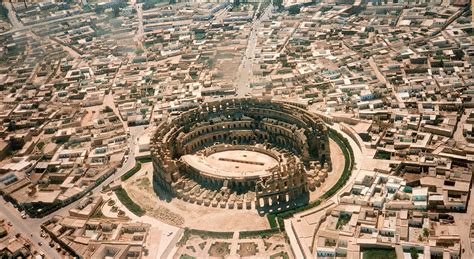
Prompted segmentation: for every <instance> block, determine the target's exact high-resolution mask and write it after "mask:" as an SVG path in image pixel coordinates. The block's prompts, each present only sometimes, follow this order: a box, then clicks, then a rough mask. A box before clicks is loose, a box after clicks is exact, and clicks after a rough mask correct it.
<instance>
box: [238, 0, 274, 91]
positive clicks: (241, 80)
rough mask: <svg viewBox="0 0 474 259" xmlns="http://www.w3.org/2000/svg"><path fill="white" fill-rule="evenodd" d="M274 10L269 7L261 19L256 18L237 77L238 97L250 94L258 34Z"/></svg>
mask: <svg viewBox="0 0 474 259" xmlns="http://www.w3.org/2000/svg"><path fill="white" fill-rule="evenodd" d="M271 9H272V5H271V4H270V5H268V6H267V8H266V9H265V11H263V13H262V15H261V16H260V18H257V17H256V16H255V17H254V20H253V22H252V28H251V31H250V35H249V39H248V42H247V48H246V50H245V54H244V57H243V58H242V62H241V63H240V66H239V70H238V72H237V75H236V80H237V83H236V93H237V96H239V97H243V96H246V95H248V94H249V93H250V91H251V88H250V82H251V81H252V77H253V73H252V64H253V60H254V58H255V48H256V46H257V32H258V29H259V28H260V23H261V21H262V20H265V19H266V18H267V17H268V15H269V13H270V11H271Z"/></svg>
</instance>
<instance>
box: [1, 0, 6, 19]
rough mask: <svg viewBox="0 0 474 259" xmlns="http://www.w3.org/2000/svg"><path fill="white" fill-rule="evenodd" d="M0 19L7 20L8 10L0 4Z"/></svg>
mask: <svg viewBox="0 0 474 259" xmlns="http://www.w3.org/2000/svg"><path fill="white" fill-rule="evenodd" d="M0 19H2V20H8V9H7V8H6V7H5V6H4V5H3V2H0Z"/></svg>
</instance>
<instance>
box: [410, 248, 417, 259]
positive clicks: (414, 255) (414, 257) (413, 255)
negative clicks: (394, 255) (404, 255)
mask: <svg viewBox="0 0 474 259" xmlns="http://www.w3.org/2000/svg"><path fill="white" fill-rule="evenodd" d="M410 255H411V259H418V251H417V250H416V248H414V247H411V248H410Z"/></svg>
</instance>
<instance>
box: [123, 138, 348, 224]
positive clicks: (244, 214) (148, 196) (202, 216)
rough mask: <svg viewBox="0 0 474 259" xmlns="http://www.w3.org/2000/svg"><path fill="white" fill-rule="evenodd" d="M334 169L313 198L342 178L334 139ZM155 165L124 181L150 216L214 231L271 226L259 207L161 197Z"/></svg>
mask: <svg viewBox="0 0 474 259" xmlns="http://www.w3.org/2000/svg"><path fill="white" fill-rule="evenodd" d="M329 144H330V149H331V159H332V161H333V170H332V172H330V173H329V176H328V178H327V179H326V181H325V182H324V183H323V185H322V186H321V187H320V188H318V189H317V190H316V191H315V192H313V193H311V200H313V199H316V198H318V197H319V196H320V195H321V194H323V193H324V192H326V191H327V190H328V189H330V188H331V187H332V186H333V185H334V184H335V183H336V182H337V180H338V179H339V177H340V176H341V174H342V170H343V168H344V162H343V161H344V159H343V155H342V151H341V150H340V148H339V146H338V145H337V144H336V143H335V142H334V141H332V140H330V143H329ZM152 171H153V168H152V165H151V163H146V164H143V165H142V170H140V172H138V173H136V174H135V175H134V176H133V177H131V178H130V179H128V180H127V181H126V182H125V183H124V188H125V189H126V190H127V192H128V194H129V196H130V197H131V198H132V199H133V200H134V201H135V202H136V203H138V204H139V205H140V206H142V207H143V208H144V209H145V210H147V215H149V216H151V217H155V218H157V219H159V220H161V221H163V222H165V223H168V224H171V225H174V226H180V227H190V228H194V229H202V230H210V231H241V230H257V229H267V228H269V224H268V221H267V219H266V217H265V216H260V215H259V214H258V213H257V211H256V210H238V209H221V208H213V207H205V206H202V205H196V204H191V203H188V202H185V201H182V200H180V199H172V200H171V201H167V200H162V199H160V198H159V197H158V196H157V194H156V193H155V192H154V191H153V187H152V186H151V183H152V182H153V174H152Z"/></svg>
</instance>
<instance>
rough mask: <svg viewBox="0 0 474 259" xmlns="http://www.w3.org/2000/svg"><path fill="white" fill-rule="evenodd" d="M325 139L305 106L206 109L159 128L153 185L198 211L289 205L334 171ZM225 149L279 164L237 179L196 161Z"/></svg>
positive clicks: (250, 103) (259, 103)
mask: <svg viewBox="0 0 474 259" xmlns="http://www.w3.org/2000/svg"><path fill="white" fill-rule="evenodd" d="M327 133H328V129H327V127H326V126H325V125H324V123H323V122H322V121H321V120H320V119H319V118H318V117H317V116H316V115H314V114H311V113H309V112H308V111H307V110H306V109H305V107H304V106H302V105H296V104H291V103H284V102H279V101H272V100H270V99H263V98H261V99H255V98H254V99H227V100H221V101H216V102H209V103H204V104H202V105H201V106H199V107H196V108H192V109H189V110H187V111H185V112H183V113H181V114H180V115H178V116H176V117H174V118H170V119H169V120H167V121H164V122H162V123H161V124H160V125H159V126H158V127H157V130H156V132H155V134H154V136H153V138H152V141H151V152H152V158H153V167H154V180H155V182H156V183H157V184H159V186H160V188H162V189H164V190H166V191H167V192H169V193H170V194H172V195H174V196H175V197H178V198H181V199H183V200H185V201H189V202H192V203H197V204H199V205H205V206H213V207H221V208H230V209H232V208H234V207H237V208H239V209H243V208H245V209H251V208H256V209H261V208H268V207H283V206H287V207H288V206H292V204H296V203H295V201H296V200H297V199H298V198H300V197H302V196H305V195H306V194H308V193H309V191H312V190H314V189H315V188H316V187H317V186H319V185H320V184H321V183H322V182H323V181H324V179H325V178H326V177H327V172H328V170H331V161H330V155H329V143H328V135H327ZM228 150H234V151H235V150H237V151H238V150H242V151H243V152H255V154H257V153H258V155H260V154H261V155H262V156H268V157H269V159H274V160H276V161H277V163H276V165H272V166H271V167H268V168H264V169H262V170H260V171H259V170H257V171H255V172H248V173H247V172H240V173H236V172H232V168H231V167H229V170H227V169H226V170H219V169H215V168H214V167H213V166H212V163H211V164H204V163H201V162H200V161H203V160H204V159H205V158H206V157H209V156H210V155H212V154H215V153H218V152H225V151H228ZM193 157H194V158H193ZM255 157H257V155H256V156H255ZM219 159H220V161H219V163H224V162H229V163H241V164H242V165H243V166H247V165H254V166H259V165H262V164H263V163H261V162H259V161H252V160H249V159H251V158H245V160H242V159H239V158H219ZM236 167H237V166H236Z"/></svg>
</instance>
